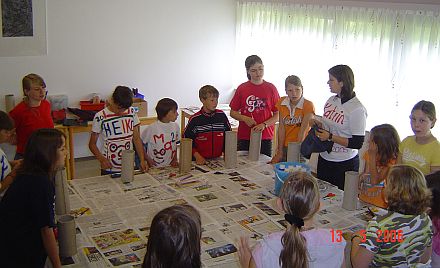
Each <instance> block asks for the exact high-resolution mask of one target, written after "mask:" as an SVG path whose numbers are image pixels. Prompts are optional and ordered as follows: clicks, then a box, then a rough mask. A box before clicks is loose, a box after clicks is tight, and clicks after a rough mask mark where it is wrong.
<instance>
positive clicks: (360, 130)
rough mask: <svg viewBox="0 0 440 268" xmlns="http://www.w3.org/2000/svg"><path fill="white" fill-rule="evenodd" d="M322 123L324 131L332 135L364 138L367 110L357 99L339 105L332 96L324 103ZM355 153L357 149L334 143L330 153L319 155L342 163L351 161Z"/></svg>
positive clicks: (336, 98)
mask: <svg viewBox="0 0 440 268" xmlns="http://www.w3.org/2000/svg"><path fill="white" fill-rule="evenodd" d="M322 121H323V123H324V126H325V129H326V130H328V131H330V133H332V134H333V135H336V136H339V137H343V138H352V137H353V135H357V136H365V127H366V121H367V110H366V109H365V107H364V106H363V105H362V103H361V102H360V101H359V99H358V98H357V97H354V98H352V99H350V100H349V101H347V102H346V103H344V104H341V99H340V98H339V97H337V96H332V97H330V98H329V99H328V100H327V102H326V103H325V106H324V114H323V115H322ZM357 153H358V150H357V149H351V148H347V147H344V146H342V145H340V144H338V143H336V142H335V143H334V144H333V148H332V152H331V153H327V152H322V153H320V155H321V157H322V158H324V159H325V160H327V161H333V162H342V161H345V160H349V159H352V158H353V157H355V156H356V154H357Z"/></svg>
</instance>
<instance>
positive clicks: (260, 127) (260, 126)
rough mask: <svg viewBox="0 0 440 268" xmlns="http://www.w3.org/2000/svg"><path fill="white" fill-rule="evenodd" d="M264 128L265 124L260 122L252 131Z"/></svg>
mask: <svg viewBox="0 0 440 268" xmlns="http://www.w3.org/2000/svg"><path fill="white" fill-rule="evenodd" d="M265 128H266V126H265V125H264V124H263V123H262V124H258V125H256V126H255V127H253V128H252V130H253V131H260V132H261V131H263V130H264V129H265Z"/></svg>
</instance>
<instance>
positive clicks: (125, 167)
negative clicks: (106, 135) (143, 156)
mask: <svg viewBox="0 0 440 268" xmlns="http://www.w3.org/2000/svg"><path fill="white" fill-rule="evenodd" d="M133 179H134V150H123V151H122V167H121V181H122V182H132V181H133Z"/></svg>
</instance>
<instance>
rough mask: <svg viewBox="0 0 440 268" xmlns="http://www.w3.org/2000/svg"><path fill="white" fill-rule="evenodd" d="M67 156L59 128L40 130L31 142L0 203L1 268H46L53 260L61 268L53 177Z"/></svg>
mask: <svg viewBox="0 0 440 268" xmlns="http://www.w3.org/2000/svg"><path fill="white" fill-rule="evenodd" d="M66 155H67V149H66V139H65V136H64V134H63V133H62V132H61V131H59V130H57V129H38V130H36V131H35V132H33V133H32V135H31V136H30V137H29V141H28V143H27V146H26V149H25V152H24V158H23V163H22V165H21V166H20V167H19V169H18V170H17V176H16V177H15V180H14V182H13V183H12V184H11V185H10V186H9V188H8V190H7V191H6V193H5V195H4V197H3V199H2V201H1V202H0V215H1V217H0V230H3V232H2V237H1V240H0V266H1V267H41V268H42V267H44V264H45V262H46V258H47V257H49V259H50V261H51V263H52V266H53V267H54V268H57V267H61V262H60V259H59V257H58V246H57V242H56V240H55V235H54V232H53V228H54V227H55V222H54V221H55V218H54V217H55V211H54V202H55V199H54V197H55V186H54V182H53V178H54V176H55V173H56V171H57V170H58V169H60V168H62V167H63V166H64V163H65V159H66Z"/></svg>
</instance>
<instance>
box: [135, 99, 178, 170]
mask: <svg viewBox="0 0 440 268" xmlns="http://www.w3.org/2000/svg"><path fill="white" fill-rule="evenodd" d="M156 114H157V121H156V122H154V123H153V124H151V125H149V126H147V128H146V129H145V130H144V131H143V132H142V135H141V137H142V141H143V143H144V144H145V147H146V152H145V151H144V152H145V157H144V158H145V159H146V160H147V162H148V165H149V166H150V167H152V166H157V167H165V166H169V165H171V166H178V162H177V144H179V142H180V137H179V136H180V128H179V125H178V124H177V123H175V121H176V119H177V116H178V112H177V103H176V102H175V101H174V100H172V99H169V98H163V99H161V100H159V101H158V102H157V105H156Z"/></svg>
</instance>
